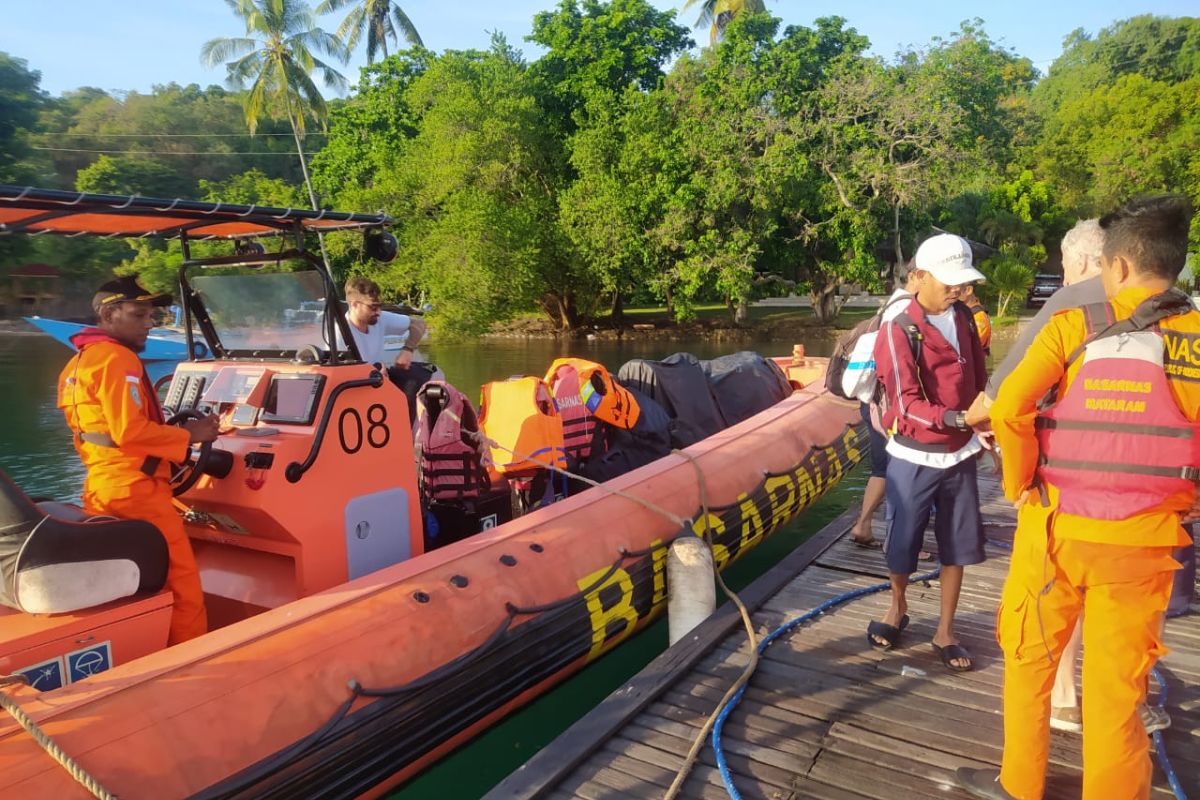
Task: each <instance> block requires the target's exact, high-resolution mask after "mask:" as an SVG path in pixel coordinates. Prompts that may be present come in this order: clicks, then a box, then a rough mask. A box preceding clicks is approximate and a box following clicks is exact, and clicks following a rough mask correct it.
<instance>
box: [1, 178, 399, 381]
mask: <svg viewBox="0 0 1200 800" xmlns="http://www.w3.org/2000/svg"><path fill="white" fill-rule="evenodd" d="M391 222H392V219H391V217H389V216H387V215H386V214H359V213H350V212H344V211H330V210H325V209H322V210H317V211H313V210H309V209H295V208H277V207H272V206H259V205H238V204H234V203H206V202H201V201H197V200H182V199H179V198H175V199H167V198H160V197H142V196H140V195H109V194H91V193H88V192H73V191H62V190H58V189H39V188H36V187H32V186H14V185H11V184H0V235H12V234H27V235H31V236H40V235H44V234H54V235H60V236H67V237H76V236H99V237H101V238H105V239H114V238H154V239H167V240H170V239H178V240H179V242H180V245H181V246H182V249H183V258H184V260H183V264H182V265H181V266H180V268H179V292H180V299H181V302H182V305H183V312H184V326H183V327H184V335H185V337H186V339H187V352H188V353H189V354H190V353H194V352H195V349H194V341H193V340H194V336H193V332H192V320H193V318H194V319H195V321H196V323H197V325H198V326H199V327H200V330H201V332H202V333H203V334H204V338H205V339H206V340H208V345H209V348H210V350H211V352H212V354H213V356H214V357H216V358H219V359H233V360H236V359H264V358H267V359H281V358H289V357H291V356H293V355H294V354H293V353H292V351H270V350H258V349H255V350H235V349H230V348H227V347H225V346H224V345H222V344H221V341H220V337H219V335H218V333H217V330H216V328H215V326H214V325H213V323H212V320H211V319H210V318H209V316H208V312H207V310H206V309H205V308H204V303H203V301H202V300H201V299H200V296H199V294H198V293H197V292H196V291H195V290H193V289H192V287H191V285H190V284H189V282H188V280H187V271H188V270H189V269H192V268H200V269H211V268H220V267H256V268H261V267H263V266H266V265H268V264H272V263H273V264H279V263H281V262H283V261H289V260H299V261H303V262H305V263H307V264H308V265H309V266H310V267H311V268H313V269H315V270H317V271H318V272H319V273H320V275H321V279H322V281H323V282H324V284H325V321H324V328H325V338H326V340H327V341H326V342H325V344H326V346H327V348H328V356H327V363H330V364H338V363H359V362H361V361H362V358H361V356H360V354H359V352H358V348H357V347H356V346H355V343H354V337H353V336H351V335H350V329H349V325H348V323H347V322H346V319H345V315H344V314H343V313H341V312H342V306H341V300H340V298H339V296H338V290H337V287H336V285H335V284H334V282H333V276H332V274H331V273H330V271H329V269H328V267H327V265H326V264H325V262H324V260H323V259H320V258H317V257H316V256H315V255H313V254H312V253H311V252H310V251H309V250H308V249H307V248H306V247H305V234H308V233H316V234H318V235H321V234H324V233H329V232H332V231H362V232H363V233H364V234H367V233H368V232H370V231H383V230H385V229H386V228H387V227H388V226H389V225H390V224H391ZM267 236H276V237H283V239H284V243H285V244H287V243H289V240H290V244H291V246H290V247H287V246H284V247H281V248H280V249H279V250H277V251H274V252H268V250H267V249H266V248H265V247H263V246H262V245H261V244H259V243H257V242H252V241H250V240H252V239H257V238H260V237H267ZM212 240H226V241H232V242H233V243H234V247H235V252H234V254H233V255H226V256H206V257H199V258H193V256H192V253H191V243H192V242H194V241H212ZM338 333H340V334H341V341H342V342H343V343H344V346H343V348H342V350H343V352H344V354H345V356H346V357H345V358H342V357H341V356H342V354H341V353H339V347H338V336H337V334H338Z"/></svg>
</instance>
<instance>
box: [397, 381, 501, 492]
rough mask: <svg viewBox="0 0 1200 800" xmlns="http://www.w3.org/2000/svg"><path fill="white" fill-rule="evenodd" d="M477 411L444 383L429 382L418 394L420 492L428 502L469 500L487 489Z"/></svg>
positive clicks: (460, 394) (417, 444) (417, 436)
mask: <svg viewBox="0 0 1200 800" xmlns="http://www.w3.org/2000/svg"><path fill="white" fill-rule="evenodd" d="M478 431H479V421H478V419H477V418H476V416H475V409H474V408H473V407H472V406H471V401H470V400H468V399H467V397H466V395H464V394H463V393H462V392H460V391H459V390H458V389H455V388H454V387H453V386H451V385H450V384H449V383H446V382H444V381H429V382H428V383H426V384H425V385H424V386H422V387H421V388H420V390H419V391H418V392H417V421H416V429H415V431H414V433H413V439H414V444H415V447H416V451H417V460H418V463H419V465H420V485H421V492H422V493H423V494H424V496H425V497H426V498H427V499H429V500H466V499H470V498H473V497H478V496H479V493H480V492H481V491H482V490H484V489H486V488H488V486H489V484H490V481H489V480H488V473H487V470H486V469H484V467H483V465H482V463H481V459H480V450H479V445H478V444H477V443H476V442H475V441H474V440H473V439H472V438H471V437H470V434H472V433H477V432H478Z"/></svg>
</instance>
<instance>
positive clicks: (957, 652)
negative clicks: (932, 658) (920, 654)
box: [931, 643, 975, 672]
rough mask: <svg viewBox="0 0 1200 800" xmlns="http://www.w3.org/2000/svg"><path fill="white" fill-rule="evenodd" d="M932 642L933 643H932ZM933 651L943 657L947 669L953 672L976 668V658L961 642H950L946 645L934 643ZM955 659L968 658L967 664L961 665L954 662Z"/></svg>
mask: <svg viewBox="0 0 1200 800" xmlns="http://www.w3.org/2000/svg"><path fill="white" fill-rule="evenodd" d="M931 644H932V643H931ZM933 652H935V653H937V654H938V658H940V659H942V663H943V664H945V665H946V669H948V670H950V671H951V672H970V671H971V670H973V669H975V659H973V658H972V657H971V654H970V653H969V652H968V651H967V648H965V647H963V646H962V645H961V644H948V645H946V646H945V647H940V646H938V645H936V644H935V645H933ZM955 659H959V660H964V659H965V660H966V662H967V666H965V667H960V666H958V665H957V664H955V663H954V660H955Z"/></svg>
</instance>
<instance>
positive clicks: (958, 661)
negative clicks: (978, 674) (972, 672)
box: [933, 632, 974, 670]
mask: <svg viewBox="0 0 1200 800" xmlns="http://www.w3.org/2000/svg"><path fill="white" fill-rule="evenodd" d="M933 646H934V647H935V648H937V650H938V652H939V654H941V653H942V651H948V650H949V648H951V647H954V646H959V648H958V649H960V650H961V651H962V652H963V653H966V650H965V649H962V648H961V644H960V642H959V641H958V637H957V636H954V635H944V634H942V633H940V632H939V633H936V634H934V637H933ZM942 661H944V662H945V663H946V666H948V667H950V668H951V669H955V670H969V669H971V668H972V667H973V666H974V663H973V662H972V661H971V658H970V656H969V655H962V656H959V655H954V656H951V655H949V653H946V654H944V655H942Z"/></svg>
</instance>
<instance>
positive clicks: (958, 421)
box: [954, 411, 969, 431]
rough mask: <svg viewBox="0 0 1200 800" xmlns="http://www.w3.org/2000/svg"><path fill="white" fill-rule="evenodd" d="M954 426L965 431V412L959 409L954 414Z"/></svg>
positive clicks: (966, 426)
mask: <svg viewBox="0 0 1200 800" xmlns="http://www.w3.org/2000/svg"><path fill="white" fill-rule="evenodd" d="M954 427H956V428H958V429H959V430H961V431H965V430H966V429H967V428H968V427H969V426H968V425H967V412H965V411H960V412H958V413H957V414H955V415H954Z"/></svg>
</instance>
